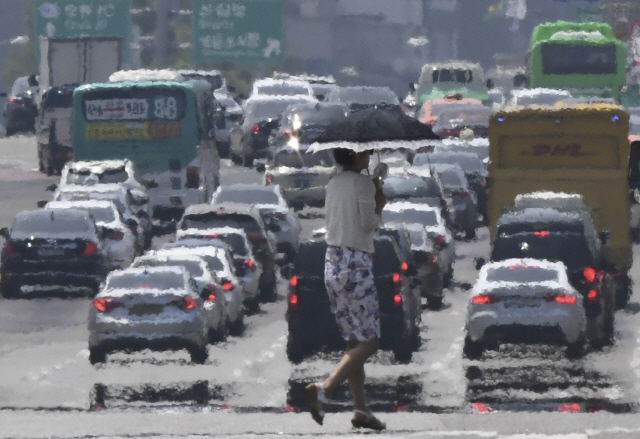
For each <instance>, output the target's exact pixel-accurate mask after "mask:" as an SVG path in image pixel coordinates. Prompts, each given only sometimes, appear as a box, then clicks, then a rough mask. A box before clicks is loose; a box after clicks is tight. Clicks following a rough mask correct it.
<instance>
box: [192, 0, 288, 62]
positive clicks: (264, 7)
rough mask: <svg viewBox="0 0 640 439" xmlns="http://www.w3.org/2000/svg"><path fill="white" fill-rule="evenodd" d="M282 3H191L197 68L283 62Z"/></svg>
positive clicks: (243, 0) (199, 0) (236, 0)
mask: <svg viewBox="0 0 640 439" xmlns="http://www.w3.org/2000/svg"><path fill="white" fill-rule="evenodd" d="M284 3H285V2H284V0H228V1H227V0H193V15H192V16H193V41H192V47H193V60H194V62H196V63H197V64H216V63H221V62H226V61H230V62H235V63H245V64H261V63H278V62H282V61H284V58H285V54H284V40H285V38H284V20H283V16H284Z"/></svg>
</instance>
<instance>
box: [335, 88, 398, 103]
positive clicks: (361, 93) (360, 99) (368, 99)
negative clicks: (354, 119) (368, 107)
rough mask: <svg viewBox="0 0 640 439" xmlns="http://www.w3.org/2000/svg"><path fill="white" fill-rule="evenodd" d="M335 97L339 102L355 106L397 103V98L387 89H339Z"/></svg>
mask: <svg viewBox="0 0 640 439" xmlns="http://www.w3.org/2000/svg"><path fill="white" fill-rule="evenodd" d="M335 95H336V97H337V98H338V100H339V101H341V102H349V103H357V104H378V103H389V104H397V103H399V100H398V96H397V95H396V94H395V93H394V92H393V91H392V90H390V89H387V88H341V89H340V90H339V91H337V92H336V94H335Z"/></svg>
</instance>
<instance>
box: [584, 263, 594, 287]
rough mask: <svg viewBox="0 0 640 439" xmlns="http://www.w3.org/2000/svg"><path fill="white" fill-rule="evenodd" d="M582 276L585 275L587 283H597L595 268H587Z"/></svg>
mask: <svg viewBox="0 0 640 439" xmlns="http://www.w3.org/2000/svg"><path fill="white" fill-rule="evenodd" d="M582 274H583V275H584V278H585V279H586V281H587V282H589V283H593V282H595V281H596V270H594V269H593V268H591V267H586V268H585V269H584V270H583V271H582Z"/></svg>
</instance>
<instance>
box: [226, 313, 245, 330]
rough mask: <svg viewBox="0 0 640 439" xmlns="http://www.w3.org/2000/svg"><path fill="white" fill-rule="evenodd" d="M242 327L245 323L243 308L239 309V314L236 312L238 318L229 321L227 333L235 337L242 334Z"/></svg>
mask: <svg viewBox="0 0 640 439" xmlns="http://www.w3.org/2000/svg"><path fill="white" fill-rule="evenodd" d="M244 329H245V325H244V309H243V310H242V311H240V314H238V318H236V319H235V320H234V322H233V323H231V325H230V326H229V334H231V335H234V336H236V337H237V336H239V335H242V333H243V332H244Z"/></svg>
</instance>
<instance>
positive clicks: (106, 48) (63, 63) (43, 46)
mask: <svg viewBox="0 0 640 439" xmlns="http://www.w3.org/2000/svg"><path fill="white" fill-rule="evenodd" d="M122 44H123V42H122V38H118V37H92V38H41V39H40V78H39V92H38V97H37V98H36V103H37V105H38V108H39V107H40V103H41V102H42V95H43V94H44V93H46V92H47V90H49V88H50V87H55V86H60V85H64V84H89V83H94V82H108V80H109V76H111V74H112V73H115V72H117V71H118V70H121V69H122Z"/></svg>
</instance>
